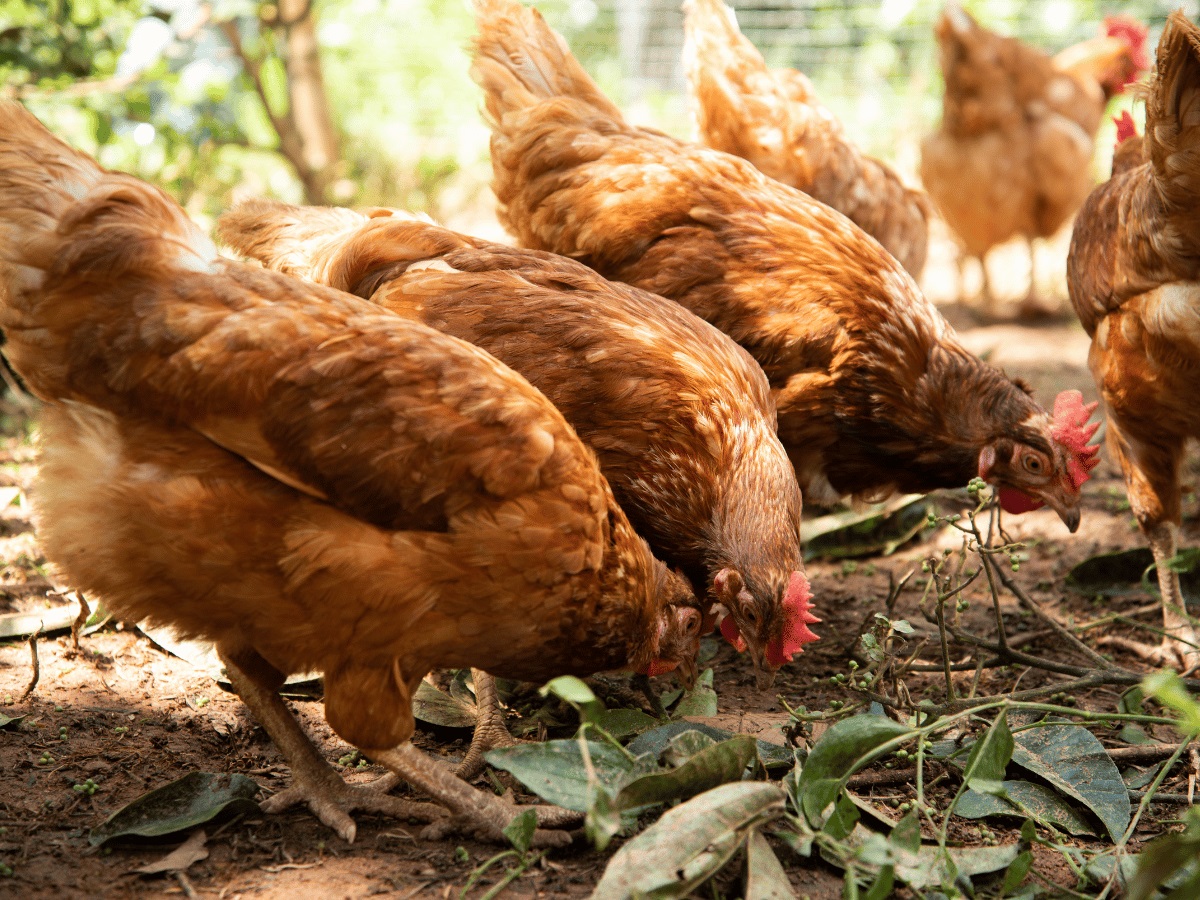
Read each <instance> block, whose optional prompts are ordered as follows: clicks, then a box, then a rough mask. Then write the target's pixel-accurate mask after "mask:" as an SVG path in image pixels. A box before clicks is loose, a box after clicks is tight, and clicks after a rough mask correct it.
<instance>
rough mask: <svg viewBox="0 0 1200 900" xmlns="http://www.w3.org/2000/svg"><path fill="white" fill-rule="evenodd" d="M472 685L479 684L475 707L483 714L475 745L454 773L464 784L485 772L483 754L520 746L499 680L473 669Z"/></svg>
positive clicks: (473, 738)
mask: <svg viewBox="0 0 1200 900" xmlns="http://www.w3.org/2000/svg"><path fill="white" fill-rule="evenodd" d="M471 682H472V683H473V684H474V685H475V707H476V709H478V710H479V714H478V718H476V720H475V734H474V735H472V736H471V746H470V747H469V748H468V749H467V755H466V756H465V757H464V758H463V761H462V762H461V763H460V764H459V766H458V768H457V769H456V770H455V772H454V774H455V775H457V776H458V777H459V778H461V779H463V780H464V781H470V780H471V779H473V778H475V777H476V776H477V775H479V773H480V772H482V771H483V768H484V765H485V762H484V759H483V755H484V754H485V753H487V752H488V751H489V750H495V749H496V748H497V747H511V746H513V745H514V744H516V743H518V741H517V739H516V738H514V737H513V736H512V735H511V734H510V733H509V731H508V728H506V727H505V725H504V714H503V713H502V712H501V711H500V697H499V695H498V694H497V693H496V679H495V678H493V677H492V676H491V675H489V674H488V673H487V672H485V671H483V670H482V669H472V670H471Z"/></svg>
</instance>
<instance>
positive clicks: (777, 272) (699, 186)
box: [473, 0, 1090, 531]
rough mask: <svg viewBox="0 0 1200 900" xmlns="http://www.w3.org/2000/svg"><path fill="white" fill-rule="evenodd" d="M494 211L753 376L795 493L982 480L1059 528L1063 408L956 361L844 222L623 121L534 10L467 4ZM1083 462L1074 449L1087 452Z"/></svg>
mask: <svg viewBox="0 0 1200 900" xmlns="http://www.w3.org/2000/svg"><path fill="white" fill-rule="evenodd" d="M475 8H476V18H477V22H478V26H479V34H478V35H477V36H476V38H475V62H474V70H473V71H474V75H475V78H476V80H477V81H478V82H479V83H480V84H481V85H482V86H483V88H484V92H485V95H486V113H487V118H488V121H489V123H490V124H491V126H492V145H491V146H492V169H493V174H494V182H493V186H494V189H495V191H496V196H497V198H498V199H499V203H500V205H499V215H500V217H501V220H502V221H503V223H504V224H505V225H506V227H508V228H509V230H511V231H512V232H513V233H514V234H515V235H516V236H517V237H518V238H519V239H520V241H521V242H522V243H523V244H525V245H526V246H529V247H535V248H539V249H546V250H553V251H555V252H557V253H562V254H565V255H568V256H573V257H576V258H578V259H580V260H581V261H583V262H586V263H587V264H588V265H590V266H592V267H593V268H596V269H597V270H598V271H599V272H600V273H601V274H603V275H605V276H606V277H609V278H613V279H615V280H619V281H625V282H628V283H630V284H635V285H637V286H638V287H641V288H644V289H646V290H648V291H653V292H654V293H658V294H661V295H663V296H665V297H669V298H670V299H672V300H675V301H676V302H678V303H680V304H682V305H683V306H685V307H687V308H688V309H689V310H691V311H692V312H693V313H695V314H697V315H699V316H700V317H701V318H703V319H706V320H708V321H709V322H711V323H712V324H714V325H716V326H717V327H718V328H720V329H721V330H722V331H724V332H725V333H726V334H728V335H730V336H731V337H732V338H733V339H734V340H736V341H737V342H738V343H739V344H741V345H742V346H743V347H745V348H746V349H747V350H748V351H749V352H750V354H751V355H752V356H753V357H754V358H755V359H756V360H757V361H758V362H759V364H760V365H761V366H762V367H763V369H764V371H765V372H766V375H767V379H768V381H769V382H770V384H771V388H772V391H773V393H774V396H775V402H776V407H777V410H778V416H779V435H780V438H781V439H782V441H783V444H784V447H785V448H787V451H788V454H789V456H790V458H791V460H792V464H793V466H794V467H795V470H796V475H797V479H798V481H799V482H800V487H801V489H802V490H803V491H804V492H805V496H806V498H807V499H809V500H814V499H815V500H817V501H819V502H826V503H827V502H831V501H834V500H836V499H838V498H840V497H842V496H844V495H847V494H854V495H858V496H860V497H865V498H878V497H882V496H885V495H887V494H889V493H891V492H893V491H896V490H901V491H928V490H933V489H935V488H940V487H955V486H961V485H965V484H966V483H967V482H968V481H969V480H970V479H971V478H973V477H975V476H979V477H982V478H983V479H985V480H987V481H990V482H992V483H994V484H996V485H998V486H999V487H1000V495H1001V502H1002V503H1003V504H1004V506H1005V508H1006V509H1009V510H1010V511H1013V512H1020V511H1023V510H1026V509H1031V508H1034V507H1036V506H1038V505H1041V504H1042V503H1047V504H1049V505H1050V506H1051V507H1053V508H1054V510H1055V511H1056V512H1057V513H1058V514H1059V516H1061V517H1062V519H1063V521H1064V522H1065V523H1066V524H1067V526H1068V527H1069V528H1070V529H1071V530H1072V531H1074V530H1075V528H1076V527H1077V526H1078V523H1079V489H1080V485H1081V483H1082V481H1081V479H1079V478H1078V477H1076V476H1075V475H1074V474H1073V472H1074V471H1075V469H1076V468H1077V467H1075V466H1074V465H1073V463H1075V462H1077V457H1078V456H1079V454H1080V453H1082V454H1083V456H1085V457H1088V456H1089V452H1088V451H1080V450H1077V449H1076V447H1077V444H1076V443H1075V442H1072V441H1067V442H1064V441H1063V440H1060V439H1059V437H1061V436H1063V435H1064V434H1067V435H1073V434H1074V431H1072V429H1073V428H1075V427H1077V419H1078V407H1079V402H1080V398H1079V395H1078V394H1077V393H1075V392H1071V394H1069V395H1068V396H1064V397H1063V398H1061V402H1060V404H1058V408H1059V410H1060V411H1061V415H1060V416H1059V421H1058V422H1057V423H1056V422H1055V420H1054V419H1053V418H1052V417H1051V416H1050V415H1048V414H1047V413H1046V412H1045V410H1043V409H1042V408H1041V407H1040V406H1039V405H1038V404H1037V403H1035V402H1034V401H1033V399H1032V398H1031V397H1030V396H1029V393H1028V391H1027V390H1026V389H1025V388H1023V387H1022V386H1021V385H1019V384H1016V383H1014V382H1013V381H1011V380H1010V379H1008V378H1006V377H1005V376H1004V374H1003V373H1002V372H1000V371H999V370H997V369H995V368H993V367H991V366H989V365H986V364H985V363H983V362H982V361H980V360H979V359H978V358H977V357H975V356H972V355H971V354H970V353H968V352H967V351H966V350H964V349H963V348H962V346H961V345H960V344H959V343H958V341H957V340H956V339H955V336H954V333H953V331H952V330H951V328H950V326H949V325H948V324H947V323H946V321H945V319H943V318H942V317H941V315H940V314H939V313H938V312H937V310H936V309H935V308H934V307H933V305H932V304H931V303H930V302H929V301H928V300H927V299H926V298H925V297H924V296H923V295H922V294H921V293H920V291H919V290H918V289H917V286H916V284H915V283H914V282H913V280H912V278H911V277H910V276H909V275H908V273H907V272H905V271H904V269H903V268H902V267H901V266H900V264H899V263H898V262H896V260H895V259H894V258H892V257H891V256H890V255H889V254H888V253H887V252H886V251H885V250H884V249H883V248H882V247H881V246H880V245H879V244H878V243H877V242H876V241H874V240H873V239H871V238H870V237H869V236H867V235H866V234H865V233H864V232H863V231H862V230H861V229H859V228H858V227H857V226H856V225H854V223H852V222H851V221H850V220H849V219H847V218H846V217H845V216H843V215H841V214H840V213H838V212H836V211H834V210H832V209H830V208H829V207H827V206H825V205H824V204H823V203H819V202H818V201H816V200H814V199H813V198H812V197H809V196H808V195H807V194H803V193H801V192H800V191H797V190H795V189H794V188H790V187H788V186H786V185H783V184H780V183H779V182H777V181H773V180H772V179H769V178H767V177H766V176H765V175H763V174H762V173H761V172H759V171H758V170H757V169H755V168H754V167H753V166H752V165H750V164H749V163H748V162H746V161H745V160H743V159H739V158H737V157H734V156H730V155H728V154H725V153H721V152H719V151H716V150H710V149H706V148H702V147H697V146H694V145H691V144H686V143H684V142H682V141H678V140H675V139H674V138H671V137H668V136H667V135H664V134H661V133H660V132H657V131H653V130H651V129H647V128H637V127H634V126H631V125H629V124H627V123H626V122H625V121H624V119H623V118H622V116H621V113H620V111H619V110H618V109H617V108H616V107H615V106H614V105H613V104H612V103H611V102H610V101H609V100H608V99H607V98H606V97H604V95H603V94H602V93H601V92H600V90H599V88H597V87H596V85H595V83H593V82H592V80H591V79H590V78H589V77H588V75H587V73H586V72H584V70H583V68H582V67H581V66H580V65H579V63H578V62H577V61H576V60H575V59H574V57H572V56H571V54H570V52H569V50H568V49H567V47H566V44H565V42H564V41H563V40H562V38H560V37H559V36H558V35H557V34H555V33H554V32H553V31H552V30H551V29H550V28H549V27H548V26H547V25H546V23H545V22H544V21H543V20H542V18H541V16H540V15H539V14H538V13H537V12H536V11H534V10H531V9H526V8H525V7H523V6H521V5H520V4H519V3H517V2H514V0H476V3H475ZM1089 458H1090V457H1089Z"/></svg>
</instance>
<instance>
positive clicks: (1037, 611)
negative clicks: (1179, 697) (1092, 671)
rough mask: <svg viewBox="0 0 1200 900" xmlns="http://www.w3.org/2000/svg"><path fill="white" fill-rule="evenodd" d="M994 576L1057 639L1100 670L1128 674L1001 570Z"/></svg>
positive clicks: (1126, 670) (997, 569)
mask: <svg viewBox="0 0 1200 900" xmlns="http://www.w3.org/2000/svg"><path fill="white" fill-rule="evenodd" d="M996 574H997V575H998V576H999V577H1000V583H1001V584H1003V585H1004V586H1005V587H1006V588H1007V589H1008V591H1009V593H1011V594H1012V595H1013V596H1014V597H1016V598H1017V600H1019V601H1020V602H1021V605H1022V606H1024V607H1025V608H1026V609H1028V610H1030V611H1031V612H1032V613H1033V614H1034V615H1035V616H1037V617H1038V618H1039V619H1041V620H1042V621H1043V622H1045V623H1046V624H1047V625H1049V626H1050V628H1051V629H1053V630H1054V632H1055V633H1056V634H1057V635H1058V636H1059V637H1061V638H1062V639H1063V640H1064V641H1066V642H1067V643H1068V644H1070V645H1071V646H1072V647H1073V648H1074V649H1076V650H1078V651H1079V652H1080V653H1082V654H1083V655H1084V656H1086V657H1087V658H1088V659H1090V660H1091V661H1092V662H1094V663H1095V664H1096V665H1097V666H1099V667H1100V668H1101V669H1105V670H1109V671H1118V672H1129V670H1128V669H1124V668H1122V667H1121V666H1118V665H1115V664H1114V663H1113V662H1112V661H1111V660H1108V659H1105V658H1104V657H1103V656H1101V655H1100V654H1099V653H1097V652H1096V651H1095V650H1093V649H1092V648H1091V647H1089V646H1088V645H1087V644H1085V643H1084V642H1083V641H1081V640H1080V639H1079V638H1077V637H1076V636H1075V635H1074V634H1073V633H1072V632H1071V630H1070V629H1069V628H1067V627H1066V626H1065V625H1063V624H1062V623H1061V622H1059V621H1058V619H1056V618H1054V616H1052V615H1050V613H1048V612H1047V611H1046V609H1045V608H1044V607H1043V606H1042V605H1041V604H1040V603H1038V602H1037V601H1036V600H1034V599H1033V598H1032V597H1031V596H1029V594H1027V593H1025V591H1024V590H1023V589H1022V588H1021V586H1020V585H1019V584H1017V583H1016V582H1015V581H1013V579H1012V578H1011V577H1010V576H1009V575H1008V574H1006V573H1005V571H1004V570H1003V569H1002V568H1000V567H997V568H996Z"/></svg>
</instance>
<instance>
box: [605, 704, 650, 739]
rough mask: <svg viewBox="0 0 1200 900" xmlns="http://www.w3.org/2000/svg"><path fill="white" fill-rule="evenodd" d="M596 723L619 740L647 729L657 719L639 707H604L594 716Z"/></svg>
mask: <svg viewBox="0 0 1200 900" xmlns="http://www.w3.org/2000/svg"><path fill="white" fill-rule="evenodd" d="M596 724H597V725H599V726H600V727H601V728H603V729H604V730H605V731H607V732H608V733H609V734H610V735H612V736H613V737H614V738H616V739H617V740H618V741H620V740H624V739H625V738H630V737H633V736H634V735H638V734H641V733H642V732H643V731H649V730H650V729H651V728H654V727H655V726H656V725H658V719H656V718H654V716H651V715H647V714H646V713H644V712H642V711H641V710H640V709H606V710H604V712H602V713H600V715H598V716H597V717H596Z"/></svg>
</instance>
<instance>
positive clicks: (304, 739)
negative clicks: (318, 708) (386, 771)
mask: <svg viewBox="0 0 1200 900" xmlns="http://www.w3.org/2000/svg"><path fill="white" fill-rule="evenodd" d="M221 661H222V662H223V663H224V665H225V672H226V674H227V675H228V676H229V681H230V683H231V684H232V685H233V689H234V690H235V691H236V692H237V694H238V696H239V697H240V698H241V700H242V702H243V703H245V704H246V707H247V708H248V709H249V710H250V712H251V714H252V715H253V716H254V718H255V719H257V720H258V723H259V724H260V725H262V727H263V729H264V730H265V731H266V732H267V734H268V735H269V736H270V738H271V740H272V741H274V742H275V746H276V747H278V748H279V752H280V753H282V754H283V757H284V759H286V760H287V763H288V766H289V767H290V768H291V770H292V784H291V786H290V787H288V788H286V789H285V790H282V791H280V792H279V793H277V794H274V795H272V796H271V797H268V798H267V799H266V800H264V801H263V802H262V803H260V804H259V807H260V808H261V809H262V811H263V812H265V813H270V814H274V813H280V812H283V811H284V810H285V809H287V808H288V807H290V806H294V805H295V804H297V803H306V804H308V808H309V809H310V810H311V811H312V813H313V815H315V816H316V817H317V819H318V820H320V822H321V823H322V824H323V825H326V826H328V827H329V828H332V829H333V830H334V831H335V832H337V835H338V837H340V838H341V839H342V840H344V841H345V842H346V843H348V844H349V843H353V842H354V837H355V835H356V834H357V833H358V826H357V825H356V824H355V822H354V819H353V818H351V816H350V813H352V812H354V811H355V810H361V811H363V812H376V813H383V814H384V815H389V816H395V817H397V818H400V819H415V820H416V821H418V822H426V823H429V822H435V821H437V820H438V819H444V818H446V812H445V810H443V809H442V808H441V807H439V806H437V805H435V804H432V803H418V802H414V801H411V800H402V799H400V798H399V797H390V796H388V795H387V792H386V790H377V789H376V788H375V786H374V784H372V785H349V784H346V783H345V782H344V781H343V780H342V778H341V776H339V775H338V773H337V772H336V771H334V769H333V767H332V766H331V765H329V763H327V762H326V761H325V760H324V759H322V758H321V756H320V754H319V753H317V749H316V747H314V746H313V744H312V741H310V740H309V739H308V736H307V735H306V734H305V733H304V731H303V729H301V728H300V723H299V722H297V721H296V718H295V717H294V716H293V715H292V714H291V712H289V711H288V708H287V706H286V705H285V704H284V702H283V699H282V698H281V697H280V696H279V694H277V693H276V692H275V691H273V690H270V689H269V688H268V687H266V686H265V685H264V684H262V682H261V681H260V680H259V679H257V678H255V677H254V676H253V675H251V674H250V672H248V671H247V670H246V669H243V668H242V667H240V666H239V665H238V664H237V663H235V662H233V660H232V659H230V657H228V656H226V655H225V654H221ZM389 787H391V785H389Z"/></svg>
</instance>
